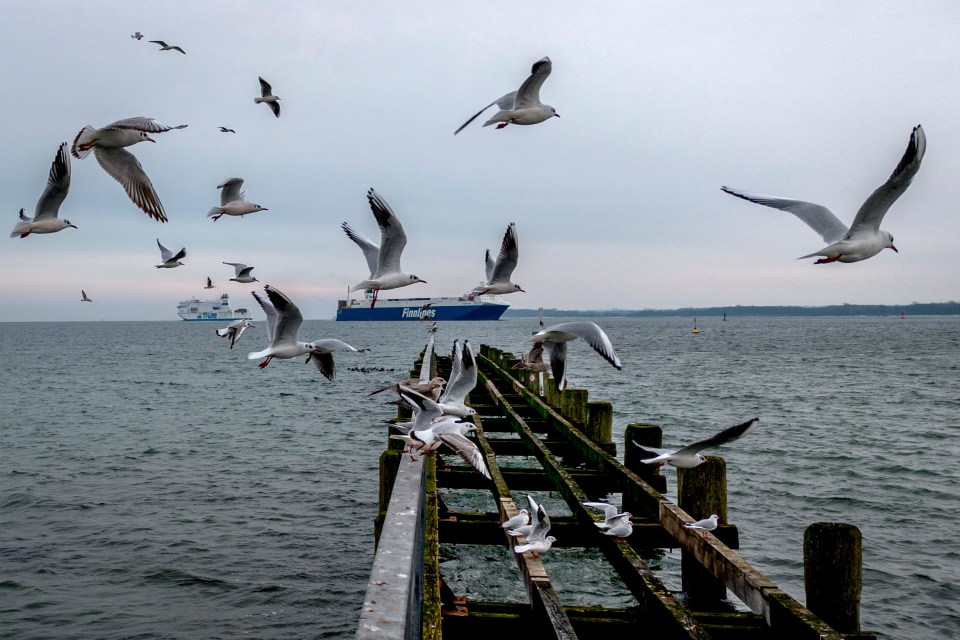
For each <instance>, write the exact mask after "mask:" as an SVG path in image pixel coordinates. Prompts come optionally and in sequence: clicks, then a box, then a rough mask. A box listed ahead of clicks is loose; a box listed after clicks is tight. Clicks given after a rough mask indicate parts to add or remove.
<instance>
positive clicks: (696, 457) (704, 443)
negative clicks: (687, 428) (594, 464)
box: [633, 418, 760, 469]
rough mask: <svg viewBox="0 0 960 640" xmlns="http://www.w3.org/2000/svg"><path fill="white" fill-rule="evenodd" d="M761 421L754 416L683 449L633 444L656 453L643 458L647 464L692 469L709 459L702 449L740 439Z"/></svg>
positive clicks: (634, 442)
mask: <svg viewBox="0 0 960 640" xmlns="http://www.w3.org/2000/svg"><path fill="white" fill-rule="evenodd" d="M759 421H760V418H752V419H750V420H747V421H746V422H744V423H743V424H738V425H736V426H734V427H730V428H728V429H724V430H723V431H721V432H720V433H718V434H716V435H715V436H711V437H709V438H707V439H706V440H699V441H697V442H694V443H693V444H688V445H687V446H685V447H683V448H682V449H659V448H656V447H645V446H643V445H641V444H637V442H636V441H633V444H634V445H636V446H638V447H640V448H641V449H643V450H644V451H648V452H650V453H653V454H656V455H655V457H653V458H646V459H645V460H643V462H644V463H646V464H664V463H666V464H669V465H670V466H672V467H679V468H681V469H692V468H693V467H699V466H700V465H701V464H703V463H704V462H706V461H707V459H706V458H705V457H703V455H702V454H701V453H699V452H700V450H702V449H706V448H708V447H719V446H720V445H722V444H727V443H728V442H733V441H734V440H739V439H740V438H742V437H743V436H745V435H747V434H748V433H749V432H750V430H751V429H752V428H753V425H755V424H756V423H757V422H759Z"/></svg>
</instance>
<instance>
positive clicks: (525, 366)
mask: <svg viewBox="0 0 960 640" xmlns="http://www.w3.org/2000/svg"><path fill="white" fill-rule="evenodd" d="M513 368H514V369H518V370H520V371H533V372H534V373H543V372H544V371H549V370H550V364H549V363H547V362H544V361H543V343H542V342H534V343H533V346H532V347H531V348H530V351H528V352H526V353H525V354H523V355H522V356H520V359H519V360H515V361H514V363H513Z"/></svg>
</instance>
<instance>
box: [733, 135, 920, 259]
mask: <svg viewBox="0 0 960 640" xmlns="http://www.w3.org/2000/svg"><path fill="white" fill-rule="evenodd" d="M926 149H927V138H926V136H925V135H924V134H923V129H922V128H921V127H920V125H917V126H916V127H914V128H913V132H912V133H911V134H910V142H909V144H908V145H907V150H906V152H905V153H904V154H903V158H901V159H900V164H898V165H897V168H896V169H894V170H893V174H892V175H891V176H890V178H889V179H888V180H887V181H886V182H885V183H883V185H881V186H880V187H879V188H878V189H877V190H876V191H874V192H873V193H872V194H871V195H870V197H869V198H867V200H866V202H864V203H863V204H862V205H861V206H860V210H859V211H857V215H856V217H855V218H854V219H853V224H851V225H850V227H849V228H847V226H846V225H845V224H843V223H842V222H840V219H839V218H837V216H835V215H834V214H833V213H832V212H831V211H830V210H829V209H827V208H826V207H824V206H822V205H819V204H813V203H811V202H803V201H802V200H787V199H784V198H776V197H773V196H752V195H748V194H746V193H742V192H740V191H736V190H734V189H729V188H727V187H721V188H722V190H723V191H725V192H726V193H729V194H730V195H732V196H737V197H738V198H743V199H744V200H749V201H750V202H755V203H757V204H762V205H766V206H768V207H773V208H775V209H781V210H783V211H788V212H790V213H792V214H793V215H795V216H797V217H798V218H800V219H801V220H803V221H804V222H806V223H807V225H808V226H809V227H810V228H811V229H813V230H814V231H816V232H817V233H819V234H820V236H821V237H822V238H823V241H824V242H829V243H830V244H829V245H827V246H826V247H824V248H823V249H820V250H819V251H815V252H813V253H811V254H808V255H805V256H801V257H800V258H799V259H800V260H803V259H804V258H812V257H814V256H823V257H822V258H820V259H819V260H817V261H816V262H815V263H814V264H827V263H829V262H859V261H861V260H866V259H867V258H872V257H873V256H875V255H877V254H878V253H880V252H881V251H883V250H884V249H893V250H894V251H895V252H897V253H899V251H897V248H896V247H895V246H893V236H892V235H890V233H889V232H887V231H883V230H881V229H880V223H881V222H882V221H883V216H884V215H885V214H886V213H887V211H888V210H889V209H890V206H891V205H893V203H894V202H896V201H897V198H899V197H900V196H901V195H902V194H903V192H904V191H906V190H907V187H909V186H910V182H911V181H912V180H913V177H914V176H915V175H917V171H919V169H920V161H921V160H923V154H924V151H926Z"/></svg>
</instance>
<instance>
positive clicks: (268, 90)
mask: <svg viewBox="0 0 960 640" xmlns="http://www.w3.org/2000/svg"><path fill="white" fill-rule="evenodd" d="M257 80H259V81H260V97H262V98H266V97H267V96H272V95H273V87H271V86H270V83H269V82H267V81H266V80H264V79H263V78H261V77H259V76H257Z"/></svg>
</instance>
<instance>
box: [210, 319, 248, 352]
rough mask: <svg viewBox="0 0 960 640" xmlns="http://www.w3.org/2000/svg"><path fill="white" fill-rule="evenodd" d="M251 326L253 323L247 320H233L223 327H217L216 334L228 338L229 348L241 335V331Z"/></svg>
mask: <svg viewBox="0 0 960 640" xmlns="http://www.w3.org/2000/svg"><path fill="white" fill-rule="evenodd" d="M252 327H253V324H251V323H250V322H248V321H247V320H234V321H233V322H231V323H230V324H228V325H227V326H226V327H224V328H223V329H217V335H218V336H220V337H221V338H230V348H231V349H233V345H235V344H237V340H239V339H240V336H242V335H243V332H244V331H246V330H247V329H250V328H252Z"/></svg>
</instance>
